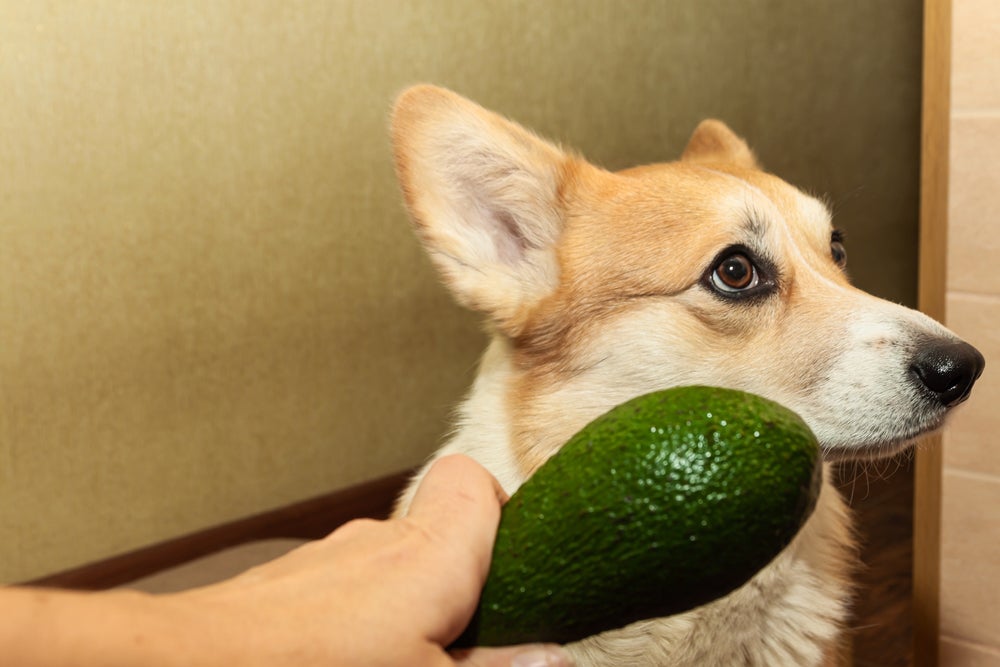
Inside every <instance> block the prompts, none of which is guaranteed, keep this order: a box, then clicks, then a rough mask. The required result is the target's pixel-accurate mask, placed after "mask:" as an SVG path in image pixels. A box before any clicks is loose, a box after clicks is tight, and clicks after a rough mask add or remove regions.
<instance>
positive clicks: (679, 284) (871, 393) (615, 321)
mask: <svg viewBox="0 0 1000 667" xmlns="http://www.w3.org/2000/svg"><path fill="white" fill-rule="evenodd" d="M393 140H394V146H395V151H396V164H397V170H398V174H399V178H400V181H401V184H402V187H403V192H404V195H405V198H406V201H407V204H408V206H409V209H410V212H411V215H412V217H413V219H414V221H415V223H416V227H417V230H418V234H419V236H420V238H421V240H422V241H423V243H424V245H425V246H426V248H427V250H428V252H429V254H430V256H431V258H432V259H433V261H434V263H435V264H436V265H437V267H438V269H439V270H440V271H441V273H442V274H443V276H444V279H445V282H446V283H447V284H448V286H449V287H450V288H451V290H452V291H453V292H454V294H455V295H456V297H457V298H458V300H459V301H460V302H461V303H463V304H465V305H466V306H468V307H470V308H473V309H475V310H478V311H480V312H482V313H484V314H485V315H486V316H487V317H488V318H489V321H490V322H491V324H492V327H493V329H494V331H495V332H496V334H497V335H498V336H500V337H502V338H504V339H505V340H506V341H508V342H509V349H510V355H511V360H512V367H513V369H514V370H515V372H514V378H513V379H512V381H511V387H510V388H509V391H510V397H509V399H508V401H509V407H510V410H511V414H512V422H513V423H514V429H515V431H516V434H515V435H516V438H515V439H516V440H517V441H519V442H520V443H521V446H522V447H524V448H525V450H526V452H525V453H524V455H525V456H527V457H528V458H529V459H530V458H532V455H533V454H534V457H535V458H537V459H538V461H537V462H538V463H540V462H541V461H542V460H544V458H546V457H547V456H548V455H550V454H551V451H552V448H553V447H554V446H558V443H561V442H563V441H564V440H565V439H566V437H568V436H569V435H571V434H572V433H573V432H574V431H575V430H577V429H578V428H580V427H581V426H582V425H583V424H584V423H586V421H587V420H589V419H590V418H592V417H594V416H595V415H596V414H599V413H600V412H603V411H604V410H606V409H608V408H609V407H611V406H612V405H614V404H617V403H620V402H622V401H624V400H626V399H628V398H631V397H633V396H636V395H638V394H641V393H645V392H648V391H653V390H656V389H661V388H664V387H668V386H675V385H683V384H709V385H718V386H725V387H732V388H737V389H743V390H745V391H750V392H754V393H757V394H761V395H763V396H766V397H768V398H771V399H774V400H776V401H778V402H781V403H783V404H785V405H787V406H788V407H790V408H792V409H793V410H795V411H797V412H798V413H799V414H800V415H802V417H803V418H804V419H805V420H806V421H807V422H808V423H809V424H810V426H811V427H812V428H813V430H814V431H815V432H816V434H817V436H818V437H819V439H820V441H821V443H822V445H823V447H824V450H825V451H826V453H827V455H828V457H829V458H845V457H857V456H873V455H879V454H888V453H892V452H894V451H897V450H898V449H899V448H900V447H901V446H903V445H905V444H907V443H908V442H910V441H911V440H912V439H913V438H914V437H916V436H918V435H920V434H922V433H924V432H926V431H929V430H931V429H934V428H936V427H937V426H939V425H940V424H941V422H942V420H943V418H944V415H945V413H946V412H947V411H948V409H949V408H951V407H952V406H954V405H956V404H957V403H959V402H961V401H962V400H964V399H965V398H966V397H967V396H968V393H969V391H970V390H971V388H972V385H973V383H974V382H975V380H976V378H977V377H978V376H979V374H980V373H981V371H982V368H983V358H982V356H981V355H980V354H979V352H977V351H976V350H975V348H973V347H971V346H970V345H968V344H966V343H963V342H962V341H960V340H959V339H958V338H957V337H955V336H954V335H953V334H951V333H950V332H949V331H947V330H946V329H945V328H943V327H942V326H940V325H938V324H937V323H935V322H934V321H933V320H931V319H930V318H927V317H925V316H924V315H922V314H920V313H918V312H916V311H913V310H910V309H907V308H904V307H902V306H898V305H895V304H892V303H889V302H886V301H883V300H881V299H877V298H875V297H873V296H871V295H868V294H866V293H864V292H861V291H860V290H858V289H856V288H854V287H852V286H851V285H850V283H849V281H848V279H847V276H846V274H845V272H844V267H845V264H846V251H845V248H844V245H843V239H842V237H841V235H840V233H839V232H838V231H837V230H836V229H835V228H834V227H833V226H832V224H831V218H830V213H829V211H828V209H827V207H826V206H824V205H823V203H822V202H820V201H819V200H817V199H815V198H813V197H810V196H808V195H805V194H803V193H802V192H800V191H799V190H797V189H795V188H794V187H792V186H790V185H788V184H787V183H785V182H784V181H782V180H780V179H778V178H776V177H774V176H772V175H769V174H767V173H765V172H763V171H761V170H760V168H759V167H758V165H757V162H756V160H755V158H754V156H753V153H752V152H751V151H750V149H749V148H748V147H747V145H746V144H745V143H744V142H743V141H742V140H741V139H740V138H739V137H737V136H736V135H735V134H733V133H732V132H731V131H730V130H729V129H728V128H727V127H726V126H725V125H723V124H722V123H720V122H718V121H705V122H703V123H702V124H701V125H699V126H698V128H697V129H696V130H695V132H694V135H693V136H692V137H691V140H690V142H689V144H688V146H687V148H686V150H685V151H684V154H683V156H682V157H681V159H680V160H679V161H677V162H672V163H668V164H658V165H651V166H644V167H639V168H635V169H630V170H627V171H623V172H618V173H610V172H608V171H605V170H602V169H600V168H598V167H596V166H594V165H592V164H589V163H588V162H586V161H585V160H583V159H582V158H580V157H578V156H576V155H573V154H568V153H566V152H564V151H562V150H560V149H559V148H557V147H556V146H553V145H552V144H550V143H548V142H545V141H543V140H541V139H539V138H538V137H536V136H535V135H533V134H531V133H530V132H528V131H527V130H525V129H523V128H522V127H520V126H518V125H516V124H514V123H512V122H510V121H507V120H505V119H503V118H501V117H499V116H497V115H495V114H493V113H491V112H488V111H486V110H484V109H482V108H481V107H479V106H477V105H475V104H473V103H472V102H469V101H468V100H465V99H464V98H462V97H459V96H458V95H455V94H454V93H451V92H448V91H445V90H442V89H439V88H434V87H430V86H419V87H416V88H411V89H410V90H408V91H406V92H405V93H404V94H403V95H402V96H401V97H400V98H399V100H398V102H397V105H396V108H395V110H394V115H393Z"/></svg>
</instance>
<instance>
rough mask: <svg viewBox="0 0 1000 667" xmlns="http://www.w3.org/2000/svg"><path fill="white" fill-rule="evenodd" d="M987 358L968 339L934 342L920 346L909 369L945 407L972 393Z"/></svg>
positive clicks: (956, 403) (955, 403) (960, 400)
mask: <svg viewBox="0 0 1000 667" xmlns="http://www.w3.org/2000/svg"><path fill="white" fill-rule="evenodd" d="M985 365H986V360H985V359H983V355H981V354H980V353H979V350H977V349H976V348H974V347H972V346H971V345H969V344H968V343H963V342H961V341H959V342H952V341H949V342H946V343H933V344H929V345H927V346H925V347H924V348H923V349H921V350H920V351H919V352H918V353H917V356H916V357H915V358H914V360H913V364H912V365H911V366H910V370H911V371H912V372H913V374H914V375H916V376H917V378H918V379H919V380H920V382H921V383H922V384H923V385H924V386H925V387H927V388H928V389H930V390H931V391H932V392H934V394H936V395H937V397H938V400H940V401H941V403H942V404H944V405H945V406H946V407H949V408H950V407H952V406H954V405H958V404H959V403H961V402H962V401H964V400H965V399H967V398H968V397H969V392H971V391H972V385H974V384H975V383H976V380H977V379H978V378H979V375H980V374H981V373H982V372H983V367H984V366H985Z"/></svg>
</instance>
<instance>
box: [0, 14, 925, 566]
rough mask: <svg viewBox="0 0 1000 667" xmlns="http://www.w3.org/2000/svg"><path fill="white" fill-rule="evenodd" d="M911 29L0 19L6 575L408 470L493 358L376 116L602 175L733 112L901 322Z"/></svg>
mask: <svg viewBox="0 0 1000 667" xmlns="http://www.w3.org/2000/svg"><path fill="white" fill-rule="evenodd" d="M919 21H920V17H919V13H918V8H915V4H914V3H907V2H898V3H883V2H879V3H872V2H867V0H855V1H854V2H845V1H844V0H825V1H822V2H820V1H817V2H809V3H802V2H800V1H799V0H766V1H765V0H760V1H756V2H750V3H737V2H730V1H729V0H710V1H709V0H684V1H680V0H678V1H675V2H662V1H660V0H648V1H635V2H628V3H622V2H619V1H618V0H546V1H545V2H535V1H531V0H523V1H515V0H510V1H508V2H499V3H474V2H466V1H465V0H438V1H436V2H403V1H398V0H334V1H330V0H255V1H253V2H242V1H239V0H210V1H205V0H171V1H170V2H139V1H133V0H79V1H75V2H74V1H72V0H70V1H68V2H59V3H41V2H36V1H35V0H10V1H8V2H4V3H0V91H3V93H2V94H0V174H2V181H0V183H2V184H0V536H2V537H0V581H16V580H22V579H26V578H29V577H34V576H38V575H41V574H44V573H47V572H51V571H53V570H57V569H62V568H66V567H69V566H73V565H77V564H80V563H83V562H87V561H90V560H93V559H97V558H101V557H105V556H108V555H110V554H113V553H116V552H120V551H123V550H127V549H131V548H134V547H137V546H140V545H143V544H147V543H150V542H153V541H157V540H161V539H165V538H168V537H171V536H174V535H178V534H181V533H184V532H188V531H191V530H195V529H198V528H202V527H204V526H207V525H211V524H214V523H218V522H221V521H225V520H228V519H232V518H235V517H238V516H242V515H246V514H249V513H253V512H258V511H261V510H263V509H267V508H270V507H274V506H278V505H281V504H284V503H288V502H292V501H296V500H299V499H303V498H306V497H309V496H312V495H316V494H319V493H323V492H326V491H329V490H331V489H335V488H339V487H343V486H346V485H349V484H352V483H356V482H358V481H361V480H364V479H367V478H371V477H373V476H376V475H380V474H384V473H387V472H391V471H395V470H398V469H401V468H403V467H407V466H412V465H414V464H417V463H418V462H419V461H420V460H421V459H422V458H423V457H424V456H425V455H426V454H427V453H428V452H430V451H431V449H432V447H433V446H434V445H435V444H436V443H437V442H438V441H439V439H440V437H441V435H442V434H443V433H444V431H445V429H446V426H445V424H446V420H447V415H448V412H449V410H450V408H451V406H452V405H453V403H454V402H455V400H457V398H458V397H459V396H460V395H461V393H462V391H463V390H464V387H465V386H466V385H467V383H468V381H469V379H470V376H471V372H472V370H473V367H474V363H475V359H476V357H477V355H478V351H479V348H480V346H481V344H482V337H481V335H480V334H479V332H478V329H477V324H476V323H475V322H474V320H473V319H472V318H471V317H469V316H467V315H466V314H464V313H462V312H460V311H459V310H458V309H457V308H455V307H454V306H452V305H451V303H450V300H449V299H448V297H447V295H446V294H445V293H444V292H443V290H442V289H441V288H440V287H438V285H437V283H436V280H435V278H434V276H433V275H432V273H431V271H430V269H429V265H428V263H427V262H426V261H425V260H424V259H423V257H422V256H421V253H420V250H419V249H418V247H417V245H416V243H415V242H414V240H413V239H412V237H411V233H410V231H409V229H408V226H407V223H406V221H405V217H404V215H403V213H402V208H401V205H400V203H399V196H398V193H397V191H396V186H395V183H394V180H393V176H392V169H391V165H390V162H389V150H388V145H387V142H386V137H385V131H384V130H385V118H386V111H387V108H388V105H389V103H390V101H391V99H392V96H393V94H394V93H395V91H397V90H398V89H400V88H401V87H402V86H403V85H405V84H407V83H410V82H414V81H419V80H428V81H434V82H436V83H440V84H443V85H447V86H450V87H453V88H455V89H457V90H459V91H461V92H463V93H465V94H467V95H469V96H471V97H473V98H475V99H478V100H480V101H481V102H483V103H484V104H486V105H488V106H491V107H494V108H497V109H499V110H501V111H503V112H505V113H508V114H510V115H513V116H515V117H517V118H519V119H521V120H522V121H524V122H525V123H527V124H529V125H532V126H534V127H536V128H537V129H538V130H539V131H541V132H543V133H545V134H547V135H549V136H552V137H554V138H555V139H557V140H560V141H562V142H564V143H566V144H568V145H573V146H576V147H579V148H580V149H581V150H583V152H584V153H585V154H586V155H588V157H590V158H591V159H593V160H595V161H597V162H600V163H603V164H605V165H607V166H609V167H621V166H625V165H629V164H633V163H637V162H644V161H654V160H663V159H665V158H669V157H673V156H675V155H676V154H677V153H678V152H679V151H680V149H681V147H682V146H683V142H684V140H685V139H686V136H687V134H688V133H689V132H690V130H691V128H693V126H694V125H695V123H696V122H697V120H699V119H700V118H702V117H705V116H718V117H721V118H724V119H726V120H727V121H729V122H730V123H731V124H732V125H733V127H734V128H736V129H737V130H738V131H739V132H741V133H743V134H745V135H746V136H748V137H749V138H750V139H751V142H752V143H753V144H754V145H755V147H756V148H757V150H758V152H759V154H760V156H761V157H762V159H763V161H764V163H765V164H766V165H767V166H769V167H770V168H772V169H773V170H774V171H776V172H778V173H780V174H782V175H784V176H786V177H788V178H789V179H790V180H792V181H793V182H795V183H797V184H799V185H802V186H804V187H806V188H808V189H810V190H813V191H815V192H819V193H825V194H828V195H829V196H830V199H831V200H832V202H833V203H834V206H835V208H836V209H837V213H838V216H839V222H840V224H841V225H842V226H844V227H846V228H847V230H848V233H849V237H850V240H851V253H852V254H851V266H852V267H853V271H854V275H855V277H856V279H857V281H858V282H859V284H861V285H862V286H864V287H867V288H869V289H872V290H873V291H876V292H878V293H880V294H882V295H884V296H888V297H890V298H894V299H896V300H900V301H905V302H912V301H913V295H914V291H915V290H914V274H915V265H916V257H915V252H914V248H915V244H916V182H917V166H916V165H917V162H918V161H917V157H918V141H917V136H918V118H917V110H918V106H919V65H920V56H919V34H920V27H919V26H920V23H919Z"/></svg>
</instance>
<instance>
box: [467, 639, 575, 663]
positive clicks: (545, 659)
mask: <svg viewBox="0 0 1000 667" xmlns="http://www.w3.org/2000/svg"><path fill="white" fill-rule="evenodd" d="M452 655H453V657H454V658H455V665H456V667H572V666H573V661H572V660H571V659H570V657H569V654H568V653H566V651H564V650H563V649H562V647H560V646H558V645H556V644H524V645H522V646H505V647H503V648H483V647H477V648H473V649H466V650H461V651H455V652H453V653H452Z"/></svg>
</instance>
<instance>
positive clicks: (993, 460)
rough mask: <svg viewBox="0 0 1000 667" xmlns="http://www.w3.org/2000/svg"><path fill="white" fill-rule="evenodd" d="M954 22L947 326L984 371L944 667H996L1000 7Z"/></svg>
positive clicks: (953, 431) (959, 14)
mask: <svg viewBox="0 0 1000 667" xmlns="http://www.w3.org/2000/svg"><path fill="white" fill-rule="evenodd" d="M952 20H953V32H952V44H953V47H952V100H951V103H952V114H951V156H950V160H951V175H950V185H949V209H950V210H949V223H948V278H947V281H948V285H947V287H948V292H947V323H948V325H949V326H950V327H951V328H953V329H954V330H955V331H956V332H958V333H959V334H960V335H962V336H964V337H966V338H967V339H968V340H969V341H971V342H973V343H974V344H975V345H976V346H977V347H979V349H980V350H981V351H982V352H983V354H984V355H985V356H986V371H985V373H984V375H983V377H982V379H981V380H980V381H979V384H978V385H977V386H976V390H975V391H974V392H973V396H972V398H971V399H969V402H968V405H966V406H965V407H963V408H962V410H961V412H960V413H959V414H957V415H956V418H955V419H954V421H953V423H952V425H951V426H950V427H949V428H948V430H947V432H946V434H945V441H944V454H943V458H944V473H943V475H944V476H943V491H942V493H943V507H942V527H941V529H942V563H941V634H942V642H941V655H942V661H941V664H942V665H948V666H959V665H961V666H968V667H1000V442H998V439H997V437H996V434H997V433H998V432H1000V413H998V411H997V405H998V404H1000V369H998V368H997V363H998V360H1000V272H998V267H1000V171H998V166H997V165H998V159H1000V3H997V2H994V1H993V0H955V2H954V8H953V19H952Z"/></svg>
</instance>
